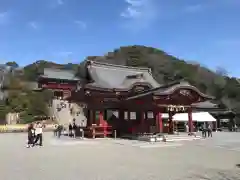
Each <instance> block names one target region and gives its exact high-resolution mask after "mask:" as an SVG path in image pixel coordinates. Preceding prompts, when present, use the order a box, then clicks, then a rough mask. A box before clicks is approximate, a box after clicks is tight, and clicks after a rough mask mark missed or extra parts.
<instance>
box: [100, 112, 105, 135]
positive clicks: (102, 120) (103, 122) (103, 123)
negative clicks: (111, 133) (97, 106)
mask: <svg viewBox="0 0 240 180" xmlns="http://www.w3.org/2000/svg"><path fill="white" fill-rule="evenodd" d="M99 121H100V126H102V127H103V136H104V137H106V136H107V126H106V122H105V121H104V119H103V112H102V111H100V112H99Z"/></svg>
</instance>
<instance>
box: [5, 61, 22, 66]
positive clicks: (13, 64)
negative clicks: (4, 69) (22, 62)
mask: <svg viewBox="0 0 240 180" xmlns="http://www.w3.org/2000/svg"><path fill="white" fill-rule="evenodd" d="M6 65H7V66H10V67H12V68H18V67H19V65H18V64H17V63H16V62H15V61H10V62H7V63H6Z"/></svg>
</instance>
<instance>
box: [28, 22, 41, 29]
mask: <svg viewBox="0 0 240 180" xmlns="http://www.w3.org/2000/svg"><path fill="white" fill-rule="evenodd" d="M28 25H29V26H30V27H31V28H33V29H38V28H39V25H38V23H37V22H35V21H31V22H29V23H28Z"/></svg>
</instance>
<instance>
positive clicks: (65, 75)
mask: <svg viewBox="0 0 240 180" xmlns="http://www.w3.org/2000/svg"><path fill="white" fill-rule="evenodd" d="M40 77H43V78H51V79H62V80H75V81H77V80H79V78H77V77H76V76H75V73H74V71H71V70H62V69H53V68H44V72H43V75H41V76H40Z"/></svg>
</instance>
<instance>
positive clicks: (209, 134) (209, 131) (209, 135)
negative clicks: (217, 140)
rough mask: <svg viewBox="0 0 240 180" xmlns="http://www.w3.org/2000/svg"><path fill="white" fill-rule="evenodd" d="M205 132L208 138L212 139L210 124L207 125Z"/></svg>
mask: <svg viewBox="0 0 240 180" xmlns="http://www.w3.org/2000/svg"><path fill="white" fill-rule="evenodd" d="M207 132H208V137H212V126H211V124H208V128H207Z"/></svg>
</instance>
